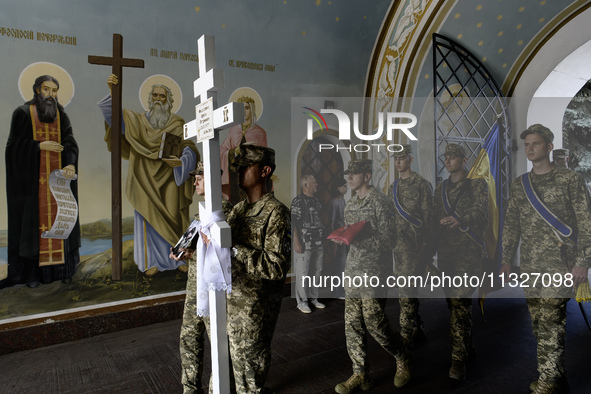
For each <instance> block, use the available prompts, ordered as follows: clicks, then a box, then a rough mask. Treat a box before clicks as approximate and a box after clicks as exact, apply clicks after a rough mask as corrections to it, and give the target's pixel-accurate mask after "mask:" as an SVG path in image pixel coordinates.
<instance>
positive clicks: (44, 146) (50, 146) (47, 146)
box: [39, 141, 64, 152]
mask: <svg viewBox="0 0 591 394" xmlns="http://www.w3.org/2000/svg"><path fill="white" fill-rule="evenodd" d="M39 149H41V150H46V151H49V152H61V151H63V150H64V147H63V146H62V145H60V144H59V143H57V142H55V141H43V142H40V143H39Z"/></svg>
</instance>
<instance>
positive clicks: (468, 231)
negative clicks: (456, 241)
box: [441, 179, 484, 248]
mask: <svg viewBox="0 0 591 394" xmlns="http://www.w3.org/2000/svg"><path fill="white" fill-rule="evenodd" d="M466 182H470V179H466ZM441 200H442V201H443V209H444V210H445V213H446V214H447V215H448V216H453V217H454V218H456V219H458V221H459V220H460V215H459V214H458V213H457V212H456V211H455V210H453V211H452V207H451V204H450V202H449V199H448V197H447V179H445V180H444V181H443V185H442V187H441ZM460 231H461V232H463V233H464V234H466V235H467V236H468V237H470V239H471V240H472V241H474V242H475V243H476V244H477V245H478V246H480V247H481V248H484V240H483V239H482V237H480V236H478V234H476V233H475V232H474V231H473V230H472V229H470V227H468V226H460Z"/></svg>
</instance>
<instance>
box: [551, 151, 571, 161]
mask: <svg viewBox="0 0 591 394" xmlns="http://www.w3.org/2000/svg"><path fill="white" fill-rule="evenodd" d="M569 153H570V152H569V151H568V149H554V150H553V151H552V158H553V159H566V158H567V157H568V156H569Z"/></svg>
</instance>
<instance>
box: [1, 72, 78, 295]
mask: <svg viewBox="0 0 591 394" xmlns="http://www.w3.org/2000/svg"><path fill="white" fill-rule="evenodd" d="M45 65H49V67H43V66H45ZM32 66H36V67H31V66H30V67H28V68H27V69H25V71H23V73H22V74H21V78H20V79H21V80H20V81H19V84H21V88H22V84H26V83H27V82H26V81H27V80H32V78H34V76H31V72H35V71H36V70H38V69H39V67H38V66H41V67H42V68H43V71H45V72H53V71H57V72H59V74H60V78H62V76H64V75H65V76H67V77H64V78H63V79H62V81H63V82H64V85H67V88H66V89H65V90H66V95H67V94H68V92H69V94H70V95H71V93H72V92H73V83H72V81H71V78H69V75H68V74H67V72H65V70H63V69H62V68H60V67H59V66H56V65H52V64H50V63H37V64H34V65H32ZM35 75H37V76H38V75H39V74H35ZM29 86H30V85H29ZM21 92H23V90H22V89H21ZM58 92H61V90H60V82H59V81H58V79H56V78H54V77H53V76H50V75H41V76H38V77H37V78H36V79H35V82H34V84H33V98H32V99H31V100H29V101H27V102H25V104H24V105H21V106H20V107H18V108H16V109H15V110H14V112H13V114H12V120H11V123H10V135H9V137H8V142H7V144H6V197H7V205H8V206H7V208H8V253H7V254H8V276H7V278H6V279H5V280H3V281H2V282H0V287H5V286H12V285H16V284H23V283H26V284H27V286H29V287H31V288H34V287H37V286H38V285H39V283H50V282H53V281H56V280H62V281H67V280H71V279H70V278H71V277H72V276H73V275H74V273H75V271H76V265H77V264H78V263H79V261H80V256H79V251H78V250H79V248H80V223H79V219H78V218H77V219H76V223H75V226H74V229H73V230H72V232H71V233H70V236H69V237H68V238H67V239H65V240H62V239H52V238H42V237H41V234H42V233H43V232H44V231H46V230H49V229H50V228H51V226H52V224H53V222H54V220H55V217H56V213H57V203H56V201H55V199H54V198H53V196H52V195H51V191H50V190H49V187H48V179H49V175H50V174H51V172H52V171H54V170H62V172H63V174H64V176H65V177H66V178H73V177H74V175H75V174H76V171H77V168H78V145H77V143H76V140H75V138H74V134H73V132H72V125H71V123H70V119H69V117H68V115H67V114H66V112H65V111H64V107H63V106H62V105H61V104H60V102H59V100H58ZM66 101H67V102H69V98H67V100H66ZM70 187H71V190H72V193H73V196H74V198H75V199H76V201H78V188H77V181H76V180H72V181H71V184H70Z"/></svg>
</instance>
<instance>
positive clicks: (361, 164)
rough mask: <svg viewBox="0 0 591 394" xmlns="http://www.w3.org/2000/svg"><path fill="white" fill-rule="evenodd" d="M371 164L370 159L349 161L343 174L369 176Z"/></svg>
mask: <svg viewBox="0 0 591 394" xmlns="http://www.w3.org/2000/svg"><path fill="white" fill-rule="evenodd" d="M372 169H373V162H372V161H371V160H370V159H361V160H351V161H350V162H349V167H348V168H347V170H346V171H345V172H343V174H345V175H347V174H371V173H372Z"/></svg>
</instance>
